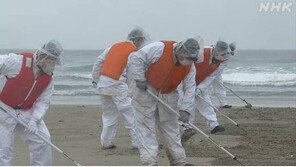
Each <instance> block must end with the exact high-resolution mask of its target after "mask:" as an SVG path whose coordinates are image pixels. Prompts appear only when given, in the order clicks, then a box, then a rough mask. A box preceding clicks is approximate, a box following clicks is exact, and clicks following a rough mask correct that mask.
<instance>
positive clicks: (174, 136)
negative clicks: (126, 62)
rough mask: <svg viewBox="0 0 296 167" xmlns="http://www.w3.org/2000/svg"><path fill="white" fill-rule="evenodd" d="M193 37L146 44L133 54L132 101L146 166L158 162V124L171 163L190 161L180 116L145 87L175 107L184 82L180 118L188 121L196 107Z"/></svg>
mask: <svg viewBox="0 0 296 167" xmlns="http://www.w3.org/2000/svg"><path fill="white" fill-rule="evenodd" d="M199 50H200V48H199V46H198V42H197V41H196V40H195V39H194V38H189V39H187V40H185V41H181V42H175V41H161V42H154V43H151V44H149V45H146V46H145V47H143V48H142V49H140V50H139V51H138V52H136V53H135V54H133V55H132V56H131V63H130V64H131V67H130V68H131V70H132V71H133V79H134V80H135V82H136V91H134V95H133V100H132V104H133V106H134V107H135V109H136V112H135V113H136V114H135V116H136V134H137V136H138V140H139V151H140V159H141V163H142V164H143V165H157V161H156V157H157V152H158V142H157V138H156V128H157V127H158V129H159V132H160V134H161V137H162V139H163V144H164V145H165V148H166V152H167V155H168V158H169V161H170V164H171V165H190V164H188V163H187V160H186V155H185V151H184V148H183V147H182V145H181V138H180V132H179V126H178V116H177V115H176V114H175V113H173V112H172V111H170V110H169V109H167V108H166V107H165V106H164V105H162V104H161V103H159V102H158V101H157V100H156V99H155V98H153V96H151V95H149V94H148V93H147V92H146V91H145V90H147V89H148V90H150V91H152V92H153V93H154V94H155V95H157V96H158V97H159V98H161V99H162V100H163V101H164V102H166V103H167V104H168V105H170V106H171V107H172V108H174V109H176V110H177V108H178V104H177V103H178V96H179V95H178V91H177V86H178V85H179V84H180V83H181V82H182V83H183V85H182V89H184V98H183V101H182V105H181V106H180V109H179V113H180V121H182V122H184V123H188V120H189V115H190V113H189V111H191V110H193V108H194V105H193V103H194V95H195V67H194V65H193V61H196V60H197V59H198V58H197V57H198V53H199Z"/></svg>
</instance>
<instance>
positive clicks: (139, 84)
mask: <svg viewBox="0 0 296 167" xmlns="http://www.w3.org/2000/svg"><path fill="white" fill-rule="evenodd" d="M147 84H148V83H147V81H136V85H137V87H138V88H139V89H141V90H142V91H146V89H147Z"/></svg>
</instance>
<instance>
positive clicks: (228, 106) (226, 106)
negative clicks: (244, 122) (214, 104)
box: [221, 104, 232, 108]
mask: <svg viewBox="0 0 296 167" xmlns="http://www.w3.org/2000/svg"><path fill="white" fill-rule="evenodd" d="M231 107H232V106H231V105H228V104H226V105H224V106H222V107H221V108H231Z"/></svg>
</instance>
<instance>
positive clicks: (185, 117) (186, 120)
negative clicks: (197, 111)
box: [179, 110, 190, 123]
mask: <svg viewBox="0 0 296 167" xmlns="http://www.w3.org/2000/svg"><path fill="white" fill-rule="evenodd" d="M179 113H180V118H179V121H181V122H183V123H189V116H190V113H189V112H188V111H185V110H180V111H179Z"/></svg>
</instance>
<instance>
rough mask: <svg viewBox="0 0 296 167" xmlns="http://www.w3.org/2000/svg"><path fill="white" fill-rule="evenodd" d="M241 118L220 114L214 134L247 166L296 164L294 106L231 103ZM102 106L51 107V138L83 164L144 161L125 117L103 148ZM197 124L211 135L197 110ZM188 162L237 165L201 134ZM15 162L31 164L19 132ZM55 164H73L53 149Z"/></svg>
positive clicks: (189, 147) (162, 159) (188, 146)
mask: <svg viewBox="0 0 296 167" xmlns="http://www.w3.org/2000/svg"><path fill="white" fill-rule="evenodd" d="M221 111H222V112H223V113H225V114H226V115H228V116H229V117H231V118H233V119H234V120H235V121H237V122H238V123H239V125H240V126H241V128H243V129H244V130H245V131H244V130H241V129H240V128H238V127H236V126H234V125H233V124H232V123H230V122H229V121H228V120H226V119H225V118H224V117H221V116H220V115H219V118H218V119H219V120H220V122H221V124H222V125H223V126H224V127H225V128H226V131H225V132H222V133H220V134H217V135H210V136H211V137H212V138H213V139H214V140H215V141H217V142H219V143H220V144H221V145H222V146H224V147H225V148H226V149H227V150H229V151H230V152H231V153H233V154H234V155H236V156H237V158H238V159H239V160H240V161H241V162H242V163H243V164H245V165H296V109H295V108H253V109H246V108H233V109H228V110H226V109H224V110H221ZM101 113H102V112H101V109H100V107H99V106H66V105H65V106H62V105H60V106H51V107H50V110H49V111H48V113H47V115H46V117H45V122H46V124H47V127H48V129H49V131H50V133H51V137H52V142H53V143H54V144H56V145H57V146H58V147H60V148H61V149H62V150H64V151H65V152H67V153H69V154H70V155H71V156H72V157H74V159H76V160H77V161H79V162H80V163H81V164H82V165H140V159H139V153H138V150H133V149H131V143H130V138H129V134H128V131H127V130H126V129H125V128H124V127H123V124H122V120H121V121H120V125H119V128H118V133H117V135H116V139H115V141H114V142H115V144H116V145H117V148H115V149H112V150H102V149H101V148H100V144H99V135H100V132H101V129H102V128H101V127H102V121H101ZM196 117H197V122H198V124H197V125H198V126H199V127H200V128H201V129H203V130H204V132H206V133H208V134H209V130H208V129H207V128H206V126H205V121H204V119H203V118H202V117H201V116H200V114H196ZM184 147H185V150H186V154H187V157H188V160H189V162H191V163H193V164H195V165H239V164H238V163H237V162H235V161H234V160H232V159H231V158H229V157H228V156H227V155H226V154H225V153H223V152H221V151H220V150H219V149H217V148H215V147H214V146H213V144H211V143H210V142H209V141H207V140H206V139H205V138H204V137H203V136H201V135H200V134H197V135H195V136H193V137H192V138H191V139H190V140H188V141H187V142H186V143H185V144H184ZM158 157H159V158H158V160H159V165H169V163H168V160H167V158H166V154H165V151H164V149H160V150H159V156H158ZM14 165H29V154H28V148H27V146H26V145H25V144H24V143H22V142H21V140H20V139H19V136H17V139H16V144H15V159H14ZM53 165H73V164H72V163H71V162H70V161H69V160H68V159H66V158H64V157H63V156H62V155H60V154H59V153H57V152H56V151H53Z"/></svg>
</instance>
